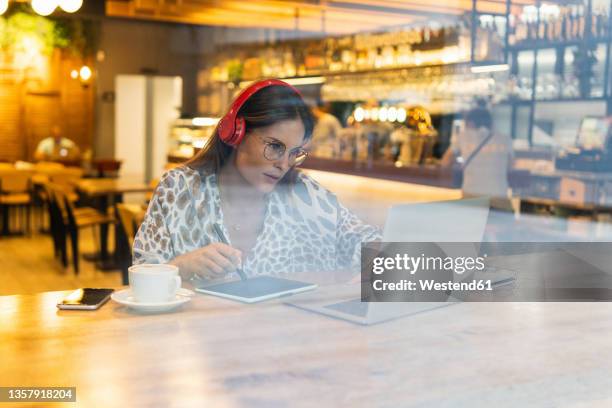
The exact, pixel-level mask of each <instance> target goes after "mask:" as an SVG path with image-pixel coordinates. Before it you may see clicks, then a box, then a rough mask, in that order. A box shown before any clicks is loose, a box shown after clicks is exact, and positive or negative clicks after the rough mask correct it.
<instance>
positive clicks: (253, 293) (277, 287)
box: [195, 276, 317, 303]
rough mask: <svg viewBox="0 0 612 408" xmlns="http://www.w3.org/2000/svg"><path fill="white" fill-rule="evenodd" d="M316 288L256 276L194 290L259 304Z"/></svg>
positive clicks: (304, 284) (301, 283) (311, 285)
mask: <svg viewBox="0 0 612 408" xmlns="http://www.w3.org/2000/svg"><path fill="white" fill-rule="evenodd" d="M316 287H317V285H315V284H313V283H306V282H299V281H294V280H290V279H282V278H275V277H272V276H258V277H256V278H252V279H247V280H239V281H234V282H224V283H217V284H213V285H209V286H203V287H200V288H196V289H195V290H196V292H200V293H206V294H208V295H213V296H219V297H222V298H226V299H232V300H238V301H240V302H244V303H255V302H261V301H262V300H268V299H273V298H277V297H281V296H288V295H293V294H295V293H300V292H305V291H307V290H312V289H314V288H316Z"/></svg>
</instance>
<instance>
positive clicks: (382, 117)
mask: <svg viewBox="0 0 612 408" xmlns="http://www.w3.org/2000/svg"><path fill="white" fill-rule="evenodd" d="M378 119H379V120H380V121H381V122H386V121H387V107H386V106H383V107H382V108H380V110H379V111H378Z"/></svg>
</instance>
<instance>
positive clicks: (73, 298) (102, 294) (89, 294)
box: [57, 288, 115, 310]
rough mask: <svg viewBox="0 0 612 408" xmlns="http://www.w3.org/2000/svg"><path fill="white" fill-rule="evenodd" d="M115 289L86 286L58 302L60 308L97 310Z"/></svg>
mask: <svg viewBox="0 0 612 408" xmlns="http://www.w3.org/2000/svg"><path fill="white" fill-rule="evenodd" d="M114 291H115V290H114V289H103V288H84V289H77V290H75V291H74V292H72V293H71V294H69V295H68V296H66V297H65V298H64V299H62V301H61V302H60V303H58V304H57V307H58V308H59V309H67V310H96V309H98V308H100V306H102V305H103V304H104V303H106V302H107V301H108V299H110V296H111V294H112V293H113V292H114Z"/></svg>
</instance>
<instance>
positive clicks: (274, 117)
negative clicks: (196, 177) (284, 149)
mask: <svg viewBox="0 0 612 408" xmlns="http://www.w3.org/2000/svg"><path fill="white" fill-rule="evenodd" d="M237 116H240V117H242V118H244V121H245V128H246V132H247V136H246V137H248V133H249V131H251V130H254V129H257V128H262V127H266V126H271V125H274V124H275V123H278V122H281V121H283V120H292V119H298V118H299V119H300V120H301V121H302V124H303V125H304V138H303V140H304V142H307V141H308V140H310V138H311V137H312V130H313V128H314V118H313V116H312V112H311V111H310V109H309V108H308V105H306V103H305V102H304V100H303V99H302V97H301V96H300V95H299V94H298V93H296V92H295V91H294V90H293V89H291V88H289V87H286V86H279V85H272V86H268V87H266V88H263V89H261V90H259V91H257V92H256V93H254V94H253V95H252V96H251V97H250V98H249V99H248V100H247V101H246V102H245V103H244V104H243V105H242V107H241V108H240V110H239V111H238V114H237ZM233 150H234V148H233V147H231V146H229V145H227V144H225V143H223V141H222V140H221V138H220V137H219V132H218V129H215V130H214V132H213V135H212V136H211V139H210V140H209V141H208V143H207V144H206V146H204V148H203V149H202V150H200V151H199V152H198V153H197V154H196V155H195V156H193V157H192V158H191V159H190V160H188V161H187V162H186V163H185V165H186V166H189V167H191V168H192V169H194V170H199V169H201V168H203V167H207V168H210V169H211V170H212V171H214V172H215V173H218V172H219V170H221V168H223V166H225V165H226V164H227V162H228V159H229V157H230V156H231V154H232V152H233ZM295 176H296V171H295V169H294V168H291V169H289V171H288V172H287V174H285V176H284V177H283V179H282V180H281V183H287V182H291V181H292V180H295Z"/></svg>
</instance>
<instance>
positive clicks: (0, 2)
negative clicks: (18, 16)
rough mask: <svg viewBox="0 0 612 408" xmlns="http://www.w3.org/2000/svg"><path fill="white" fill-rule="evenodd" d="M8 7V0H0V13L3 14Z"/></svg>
mask: <svg viewBox="0 0 612 408" xmlns="http://www.w3.org/2000/svg"><path fill="white" fill-rule="evenodd" d="M7 9H8V0H0V14H4V13H5V12H6V10H7Z"/></svg>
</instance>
